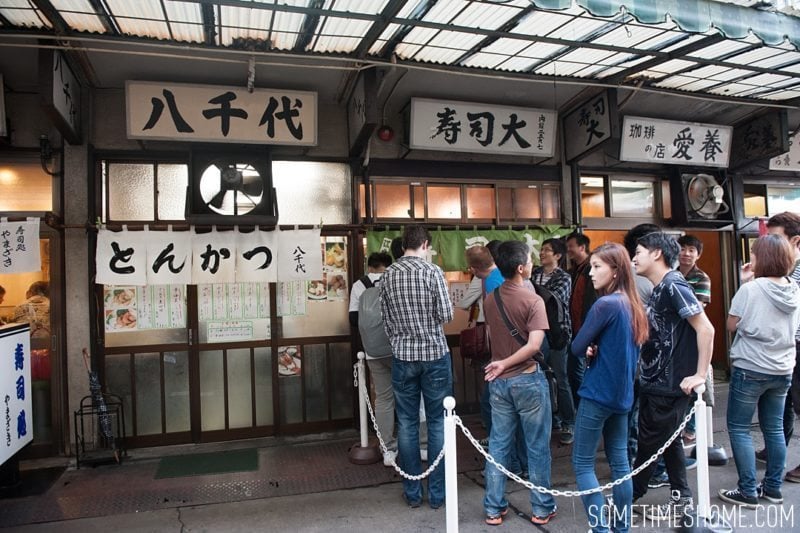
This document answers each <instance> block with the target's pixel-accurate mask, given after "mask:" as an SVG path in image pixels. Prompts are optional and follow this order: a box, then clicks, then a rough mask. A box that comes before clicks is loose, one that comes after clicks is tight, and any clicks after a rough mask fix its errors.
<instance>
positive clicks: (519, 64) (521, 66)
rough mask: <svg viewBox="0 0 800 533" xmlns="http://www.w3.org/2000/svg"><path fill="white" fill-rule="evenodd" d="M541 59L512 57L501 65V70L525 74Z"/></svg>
mask: <svg viewBox="0 0 800 533" xmlns="http://www.w3.org/2000/svg"><path fill="white" fill-rule="evenodd" d="M540 61H541V59H531V58H527V57H512V58H511V59H509V60H508V61H506V62H505V63H503V64H502V65H501V68H504V69H505V70H509V71H511V72H527V71H528V70H529V69H530V68H531V67H532V66H533V65H535V64H537V63H539V62H540Z"/></svg>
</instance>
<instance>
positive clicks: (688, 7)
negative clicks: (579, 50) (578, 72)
mask: <svg viewBox="0 0 800 533" xmlns="http://www.w3.org/2000/svg"><path fill="white" fill-rule="evenodd" d="M531 2H532V3H533V4H534V5H535V6H536V7H539V8H541V9H550V10H563V9H568V8H569V7H571V6H572V5H574V4H577V5H579V6H581V7H582V8H584V9H585V10H586V11H588V12H589V13H591V14H592V15H594V16H597V17H613V16H616V15H618V14H619V13H620V11H621V10H622V9H623V8H624V9H625V10H626V11H627V12H628V13H630V15H631V16H633V17H634V18H635V19H636V20H637V21H639V22H641V23H643V24H658V23H662V22H666V20H667V15H669V16H670V17H671V18H672V20H673V21H675V23H676V24H677V25H678V27H679V28H680V29H681V30H683V31H686V32H691V33H705V32H707V31H709V30H710V29H711V28H717V29H718V30H719V31H720V32H721V33H722V34H723V35H724V36H725V37H727V38H729V39H743V38H745V37H747V35H748V34H749V32H751V31H752V32H753V33H754V34H755V35H756V36H757V37H758V38H759V39H761V40H762V41H764V43H766V44H769V45H777V44H781V43H783V42H784V40H786V39H788V40H789V41H790V42H791V43H792V44H793V45H794V47H795V48H797V49H798V50H800V18H797V17H792V16H789V15H784V14H783V13H775V12H769V11H761V10H758V9H753V8H748V7H743V6H738V5H734V4H725V3H722V2H714V1H711V0H531Z"/></svg>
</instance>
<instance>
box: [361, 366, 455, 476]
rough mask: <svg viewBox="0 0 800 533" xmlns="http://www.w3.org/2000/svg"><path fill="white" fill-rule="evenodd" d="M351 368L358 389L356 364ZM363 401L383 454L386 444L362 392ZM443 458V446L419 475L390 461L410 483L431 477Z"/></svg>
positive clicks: (366, 396) (366, 397) (394, 461)
mask: <svg viewBox="0 0 800 533" xmlns="http://www.w3.org/2000/svg"><path fill="white" fill-rule="evenodd" d="M353 368H354V371H353V374H354V375H355V377H356V379H355V380H354V382H353V385H354V386H355V387H358V363H356V364H355V365H354V366H353ZM364 400H365V402H366V404H367V410H368V411H369V418H370V420H372V427H374V428H375V436H376V437H378V442H379V443H380V447H381V454H385V453H386V452H387V451H388V448H386V443H385V442H383V436H381V430H380V429H378V423H377V422H376V421H375V412H374V411H373V410H372V404H370V403H369V396H368V395H367V394H366V391H365V392H364ZM443 458H444V446H442V451H440V452H439V455H437V456H436V459H434V460H433V462H432V463H429V466H428V469H427V470H426V471H424V472H423V473H421V474H419V475H413V474H409V473H407V472H404V471H403V469H402V468H400V467H399V466H398V465H397V461H396V460H394V459H392V466H393V467H394V469H395V471H396V472H397V473H398V474H400V475H401V476H402V477H404V478H406V479H410V480H411V481H420V480H422V479H425V478H426V477H428V476H429V475H431V473H432V472H433V471H434V470H435V469H436V467H437V466H439V463H440V462H441V461H442V459H443Z"/></svg>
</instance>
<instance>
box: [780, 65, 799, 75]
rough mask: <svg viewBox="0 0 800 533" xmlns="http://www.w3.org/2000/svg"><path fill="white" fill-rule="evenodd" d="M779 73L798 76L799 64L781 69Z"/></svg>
mask: <svg viewBox="0 0 800 533" xmlns="http://www.w3.org/2000/svg"><path fill="white" fill-rule="evenodd" d="M781 72H792V73H797V74H800V64H797V65H789V66H786V67H783V68H781Z"/></svg>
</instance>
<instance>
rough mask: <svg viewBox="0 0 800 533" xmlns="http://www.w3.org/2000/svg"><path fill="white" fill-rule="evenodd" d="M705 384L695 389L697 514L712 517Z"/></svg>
mask: <svg viewBox="0 0 800 533" xmlns="http://www.w3.org/2000/svg"><path fill="white" fill-rule="evenodd" d="M705 390H706V386H705V385H698V386H697V388H695V389H694V391H695V392H696V393H697V401H696V402H694V406H695V412H694V419H695V425H696V428H697V429H696V431H695V435H696V438H697V445H696V446H695V450H696V452H697V515H698V516H699V517H701V518H706V519H707V518H710V516H709V514H710V509H711V493H710V489H709V487H708V483H709V479H708V429H707V427H708V426H707V423H708V421H707V419H706V415H707V414H708V413H707V412H706V402H705V401H704V400H703V392H705Z"/></svg>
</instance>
